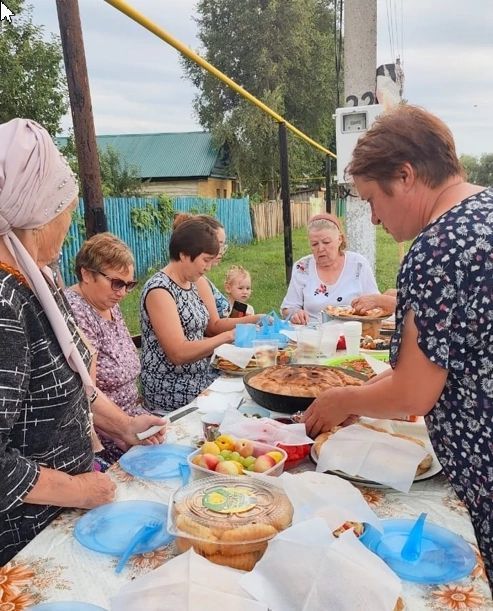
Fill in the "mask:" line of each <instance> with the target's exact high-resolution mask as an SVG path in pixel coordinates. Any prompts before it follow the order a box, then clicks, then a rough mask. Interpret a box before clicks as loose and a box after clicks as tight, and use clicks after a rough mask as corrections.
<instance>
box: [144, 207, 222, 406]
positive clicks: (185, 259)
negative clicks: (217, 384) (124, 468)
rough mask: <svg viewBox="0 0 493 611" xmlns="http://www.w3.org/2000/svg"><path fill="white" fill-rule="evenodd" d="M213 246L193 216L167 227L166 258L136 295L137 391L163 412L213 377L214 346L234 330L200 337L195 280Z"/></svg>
mask: <svg viewBox="0 0 493 611" xmlns="http://www.w3.org/2000/svg"><path fill="white" fill-rule="evenodd" d="M218 252H219V242H218V240H217V236H216V234H215V232H214V230H213V229H211V228H210V227H209V226H208V225H206V224H205V223H203V222H202V221H199V220H196V219H193V218H192V219H189V220H185V221H183V222H182V223H180V224H179V225H178V227H176V228H175V229H174V230H173V233H172V235H171V239H170V243H169V256H170V261H169V263H168V265H166V267H165V268H163V269H162V270H160V271H159V272H157V273H156V274H154V276H152V277H151V278H150V279H149V280H148V281H147V282H146V284H145V286H144V289H143V291H142V298H141V309H140V314H141V327H142V354H141V364H142V376H141V378H142V391H143V395H144V405H145V407H146V408H147V409H148V410H149V411H153V412H160V413H163V412H169V411H173V410H175V409H177V408H178V407H181V406H183V405H186V404H187V403H189V402H190V401H192V400H193V399H194V398H195V397H196V396H197V395H198V394H199V393H200V391H202V390H204V388H207V386H209V384H211V382H213V380H214V378H215V377H216V374H214V373H213V372H212V371H211V370H210V368H209V357H210V355H211V354H212V352H213V351H214V348H217V346H220V345H221V344H224V343H227V342H231V341H233V339H234V331H226V332H223V333H219V334H217V335H214V336H213V337H209V338H206V337H204V335H205V331H206V329H207V325H208V323H209V312H208V310H207V308H206V306H205V304H204V302H203V301H202V299H201V298H200V296H199V293H198V291H197V287H196V282H197V280H198V279H199V278H201V277H202V276H203V275H204V274H205V273H206V272H207V271H209V270H210V268H211V265H212V263H213V261H214V259H215V258H216V257H217V254H218Z"/></svg>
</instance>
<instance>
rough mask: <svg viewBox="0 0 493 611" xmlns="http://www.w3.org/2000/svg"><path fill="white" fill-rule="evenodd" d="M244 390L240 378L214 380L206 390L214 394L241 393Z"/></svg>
mask: <svg viewBox="0 0 493 611" xmlns="http://www.w3.org/2000/svg"><path fill="white" fill-rule="evenodd" d="M244 389H245V385H244V384H243V379H242V378H216V379H215V380H214V382H212V384H211V385H210V386H209V388H208V390H213V391H214V392H228V393H229V392H242V391H243V390H244Z"/></svg>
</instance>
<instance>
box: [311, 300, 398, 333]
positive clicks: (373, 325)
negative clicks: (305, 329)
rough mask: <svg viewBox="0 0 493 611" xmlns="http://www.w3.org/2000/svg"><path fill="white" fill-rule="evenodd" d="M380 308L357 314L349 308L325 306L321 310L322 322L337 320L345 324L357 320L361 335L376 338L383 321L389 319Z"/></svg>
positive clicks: (357, 312)
mask: <svg viewBox="0 0 493 611" xmlns="http://www.w3.org/2000/svg"><path fill="white" fill-rule="evenodd" d="M389 316H390V314H387V313H385V312H384V310H382V309H381V308H373V309H372V310H367V311H366V312H359V311H358V310H355V309H354V308H353V307H351V306H327V307H326V308H325V309H324V310H322V321H323V322H324V321H327V320H338V321H340V322H347V321H349V320H358V321H360V322H362V323H363V335H371V337H378V336H379V334H380V329H381V328H382V324H383V321H384V320H386V319H387V318H389Z"/></svg>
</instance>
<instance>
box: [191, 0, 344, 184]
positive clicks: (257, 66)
mask: <svg viewBox="0 0 493 611" xmlns="http://www.w3.org/2000/svg"><path fill="white" fill-rule="evenodd" d="M197 12H198V15H199V17H198V18H197V23H198V37H199V40H200V41H201V43H202V47H203V49H202V50H201V51H200V52H201V55H202V56H203V57H205V59H207V60H208V61H209V62H210V63H212V64H213V65H214V66H216V67H217V68H218V69H219V70H221V71H222V72H224V73H225V74H226V75H227V76H229V77H230V78H232V79H233V80H234V81H235V82H237V83H238V84H239V85H241V86H242V87H244V88H245V89H246V90H247V91H249V92H250V93H252V94H253V95H255V96H256V97H257V98H259V99H260V100H261V101H263V102H264V103H265V104H267V105H268V106H269V107H271V108H272V109H273V110H274V111H276V112H277V113H279V114H280V115H282V116H284V117H285V118H286V119H287V120H288V121H290V122H291V123H293V124H294V125H296V127H298V128H299V129H301V130H302V131H304V132H305V133H306V134H308V135H309V136H310V137H312V138H313V139H314V140H316V141H318V142H321V143H323V144H327V143H330V142H332V140H333V120H332V114H333V112H334V109H335V98H336V87H335V70H334V54H333V46H334V44H333V41H334V32H333V27H334V26H333V21H334V17H333V12H332V2H330V1H329V0H242V1H241V2H238V1H237V0H199V2H198V5H197ZM183 64H184V68H185V72H186V74H187V75H188V77H189V78H190V79H191V81H192V82H193V84H194V85H195V86H196V87H197V88H198V90H199V94H198V95H197V96H196V98H195V102H194V107H195V111H196V113H197V116H198V119H199V121H200V123H201V125H202V126H203V127H205V128H206V129H209V130H211V131H212V132H213V134H214V136H215V138H216V141H217V142H218V144H219V143H222V142H226V143H227V144H228V146H229V149H230V151H231V154H232V160H233V168H234V169H235V170H236V172H237V173H238V175H239V178H240V181H241V184H242V186H243V188H245V189H246V190H247V191H248V192H249V193H250V194H255V193H259V192H261V191H262V190H263V188H264V187H265V185H266V184H268V185H269V195H270V196H272V195H273V193H275V191H276V189H277V186H278V184H279V150H278V126H277V124H276V123H275V121H274V120H273V119H271V118H270V117H269V116H267V115H266V114H264V113H263V112H262V111H261V110H260V109H258V108H256V107H255V106H253V105H252V104H250V103H249V102H247V101H246V100H244V99H243V98H242V97H241V96H240V95H239V94H237V93H236V92H234V91H233V90H232V89H230V88H229V87H227V86H226V85H225V84H223V83H222V82H221V81H219V80H218V79H217V78H215V77H213V76H212V75H211V74H209V73H208V72H206V71H204V70H203V69H202V68H200V67H199V66H198V65H197V64H195V63H194V62H191V61H189V60H183ZM289 143H290V148H289V157H290V173H291V177H300V176H303V175H313V174H314V173H315V174H317V175H320V173H321V172H322V168H323V166H324V158H323V155H322V154H321V153H319V152H317V151H315V150H314V149H313V148H312V147H311V146H310V145H308V144H306V143H304V142H303V141H301V140H300V139H298V138H292V137H290V138H289Z"/></svg>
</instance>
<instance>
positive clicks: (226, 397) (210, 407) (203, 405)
mask: <svg viewBox="0 0 493 611" xmlns="http://www.w3.org/2000/svg"><path fill="white" fill-rule="evenodd" d="M242 399H243V395H242V394H240V393H232V392H231V393H216V392H212V393H209V394H207V395H199V396H198V397H197V399H196V404H197V408H198V409H197V411H198V412H199V414H208V413H210V412H225V411H226V410H227V409H229V408H237V407H238V405H239V404H240V402H241V400H242Z"/></svg>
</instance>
